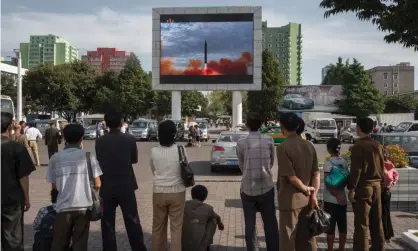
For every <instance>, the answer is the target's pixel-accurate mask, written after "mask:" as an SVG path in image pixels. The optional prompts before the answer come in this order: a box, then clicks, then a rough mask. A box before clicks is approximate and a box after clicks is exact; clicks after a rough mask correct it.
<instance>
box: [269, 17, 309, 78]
mask: <svg viewBox="0 0 418 251" xmlns="http://www.w3.org/2000/svg"><path fill="white" fill-rule="evenodd" d="M262 29H263V49H268V50H269V51H270V52H271V53H272V54H273V55H274V56H275V57H276V58H277V60H278V62H279V65H280V67H281V69H282V71H283V75H284V77H285V80H286V84H287V85H302V25H301V24H296V23H289V24H288V25H285V26H282V27H268V26H267V21H264V22H263V24H262Z"/></svg>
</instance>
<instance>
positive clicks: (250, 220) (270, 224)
mask: <svg viewBox="0 0 418 251" xmlns="http://www.w3.org/2000/svg"><path fill="white" fill-rule="evenodd" d="M261 124H262V120H261V117H260V115H258V114H257V113H250V114H248V116H247V127H248V128H249V130H250V134H249V135H248V137H247V138H245V139H241V140H240V141H238V143H237V149H236V150H237V156H238V161H239V167H240V169H241V172H242V181H241V200H242V205H243V209H244V219H245V242H246V245H247V250H248V251H257V250H258V245H257V243H256V242H257V239H256V232H255V226H256V213H257V211H259V212H260V213H261V217H262V219H263V222H264V232H265V238H266V244H267V251H277V250H278V249H279V238H278V237H279V230H278V224H277V218H276V207H275V204H274V183H273V173H272V167H273V163H274V143H273V138H272V137H270V136H267V135H262V134H260V132H259V129H260V127H261Z"/></svg>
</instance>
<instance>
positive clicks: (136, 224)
mask: <svg viewBox="0 0 418 251" xmlns="http://www.w3.org/2000/svg"><path fill="white" fill-rule="evenodd" d="M100 195H101V197H102V199H103V217H102V220H101V227H102V243H103V251H117V246H116V233H115V218H116V208H117V207H118V206H120V208H121V210H122V214H123V220H124V222H125V228H126V232H127V234H128V239H129V244H130V245H131V249H132V250H135V251H146V250H147V248H146V247H145V243H144V234H143V232H142V226H141V222H140V220H139V215H138V206H137V204H136V196H135V191H134V190H133V189H128V188H122V189H118V188H115V189H105V190H102V191H101V193H100Z"/></svg>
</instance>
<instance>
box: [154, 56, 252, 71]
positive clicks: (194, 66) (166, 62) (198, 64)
mask: <svg viewBox="0 0 418 251" xmlns="http://www.w3.org/2000/svg"><path fill="white" fill-rule="evenodd" d="M252 62H253V56H252V54H251V53H250V52H243V53H241V56H240V57H239V58H238V59H236V60H233V59H229V58H221V59H219V61H215V60H210V61H209V62H208V63H207V64H206V65H205V64H202V60H200V59H190V60H189V65H188V66H187V67H186V68H184V69H176V67H175V66H174V58H172V57H167V58H161V62H160V63H161V64H160V66H161V68H160V74H161V75H198V76H199V75H202V76H205V75H207V76H209V75H236V76H239V75H241V76H242V75H251V74H249V72H248V66H249V64H250V63H252Z"/></svg>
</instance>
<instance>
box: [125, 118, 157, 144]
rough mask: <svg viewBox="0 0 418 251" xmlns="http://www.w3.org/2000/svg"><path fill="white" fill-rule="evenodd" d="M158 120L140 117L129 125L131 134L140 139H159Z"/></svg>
mask: <svg viewBox="0 0 418 251" xmlns="http://www.w3.org/2000/svg"><path fill="white" fill-rule="evenodd" d="M157 131H158V122H157V121H156V120H151V119H138V120H135V121H134V122H132V124H131V125H130V127H129V134H131V135H132V136H134V138H135V139H138V140H148V141H150V140H151V139H157V138H158V135H157Z"/></svg>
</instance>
